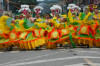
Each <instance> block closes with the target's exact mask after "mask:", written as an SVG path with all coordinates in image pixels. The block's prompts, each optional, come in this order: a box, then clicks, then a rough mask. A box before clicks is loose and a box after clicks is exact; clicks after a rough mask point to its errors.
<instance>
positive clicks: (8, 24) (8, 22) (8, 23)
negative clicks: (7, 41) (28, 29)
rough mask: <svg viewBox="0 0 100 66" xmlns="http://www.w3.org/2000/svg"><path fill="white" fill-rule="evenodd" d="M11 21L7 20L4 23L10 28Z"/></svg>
mask: <svg viewBox="0 0 100 66" xmlns="http://www.w3.org/2000/svg"><path fill="white" fill-rule="evenodd" d="M11 21H12V18H8V19H7V21H6V25H7V26H9V27H11Z"/></svg>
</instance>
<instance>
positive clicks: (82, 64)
mask: <svg viewBox="0 0 100 66" xmlns="http://www.w3.org/2000/svg"><path fill="white" fill-rule="evenodd" d="M84 64H85V63H79V64H72V65H65V66H84ZM94 64H95V65H96V66H100V64H99V63H94ZM90 65H91V64H90Z"/></svg>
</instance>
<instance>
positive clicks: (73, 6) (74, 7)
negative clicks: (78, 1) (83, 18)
mask: <svg viewBox="0 0 100 66" xmlns="http://www.w3.org/2000/svg"><path fill="white" fill-rule="evenodd" d="M67 9H69V10H70V11H75V9H78V10H81V8H80V7H79V6H76V5H75V4H69V5H68V7H67Z"/></svg>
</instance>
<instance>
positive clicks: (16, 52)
mask: <svg viewBox="0 0 100 66" xmlns="http://www.w3.org/2000/svg"><path fill="white" fill-rule="evenodd" d="M19 52H20V51H11V52H10V53H19Z"/></svg>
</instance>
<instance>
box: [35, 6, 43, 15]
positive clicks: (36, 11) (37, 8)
mask: <svg viewBox="0 0 100 66" xmlns="http://www.w3.org/2000/svg"><path fill="white" fill-rule="evenodd" d="M41 10H43V7H41V6H36V7H34V12H35V13H36V14H39V13H41Z"/></svg>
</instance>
